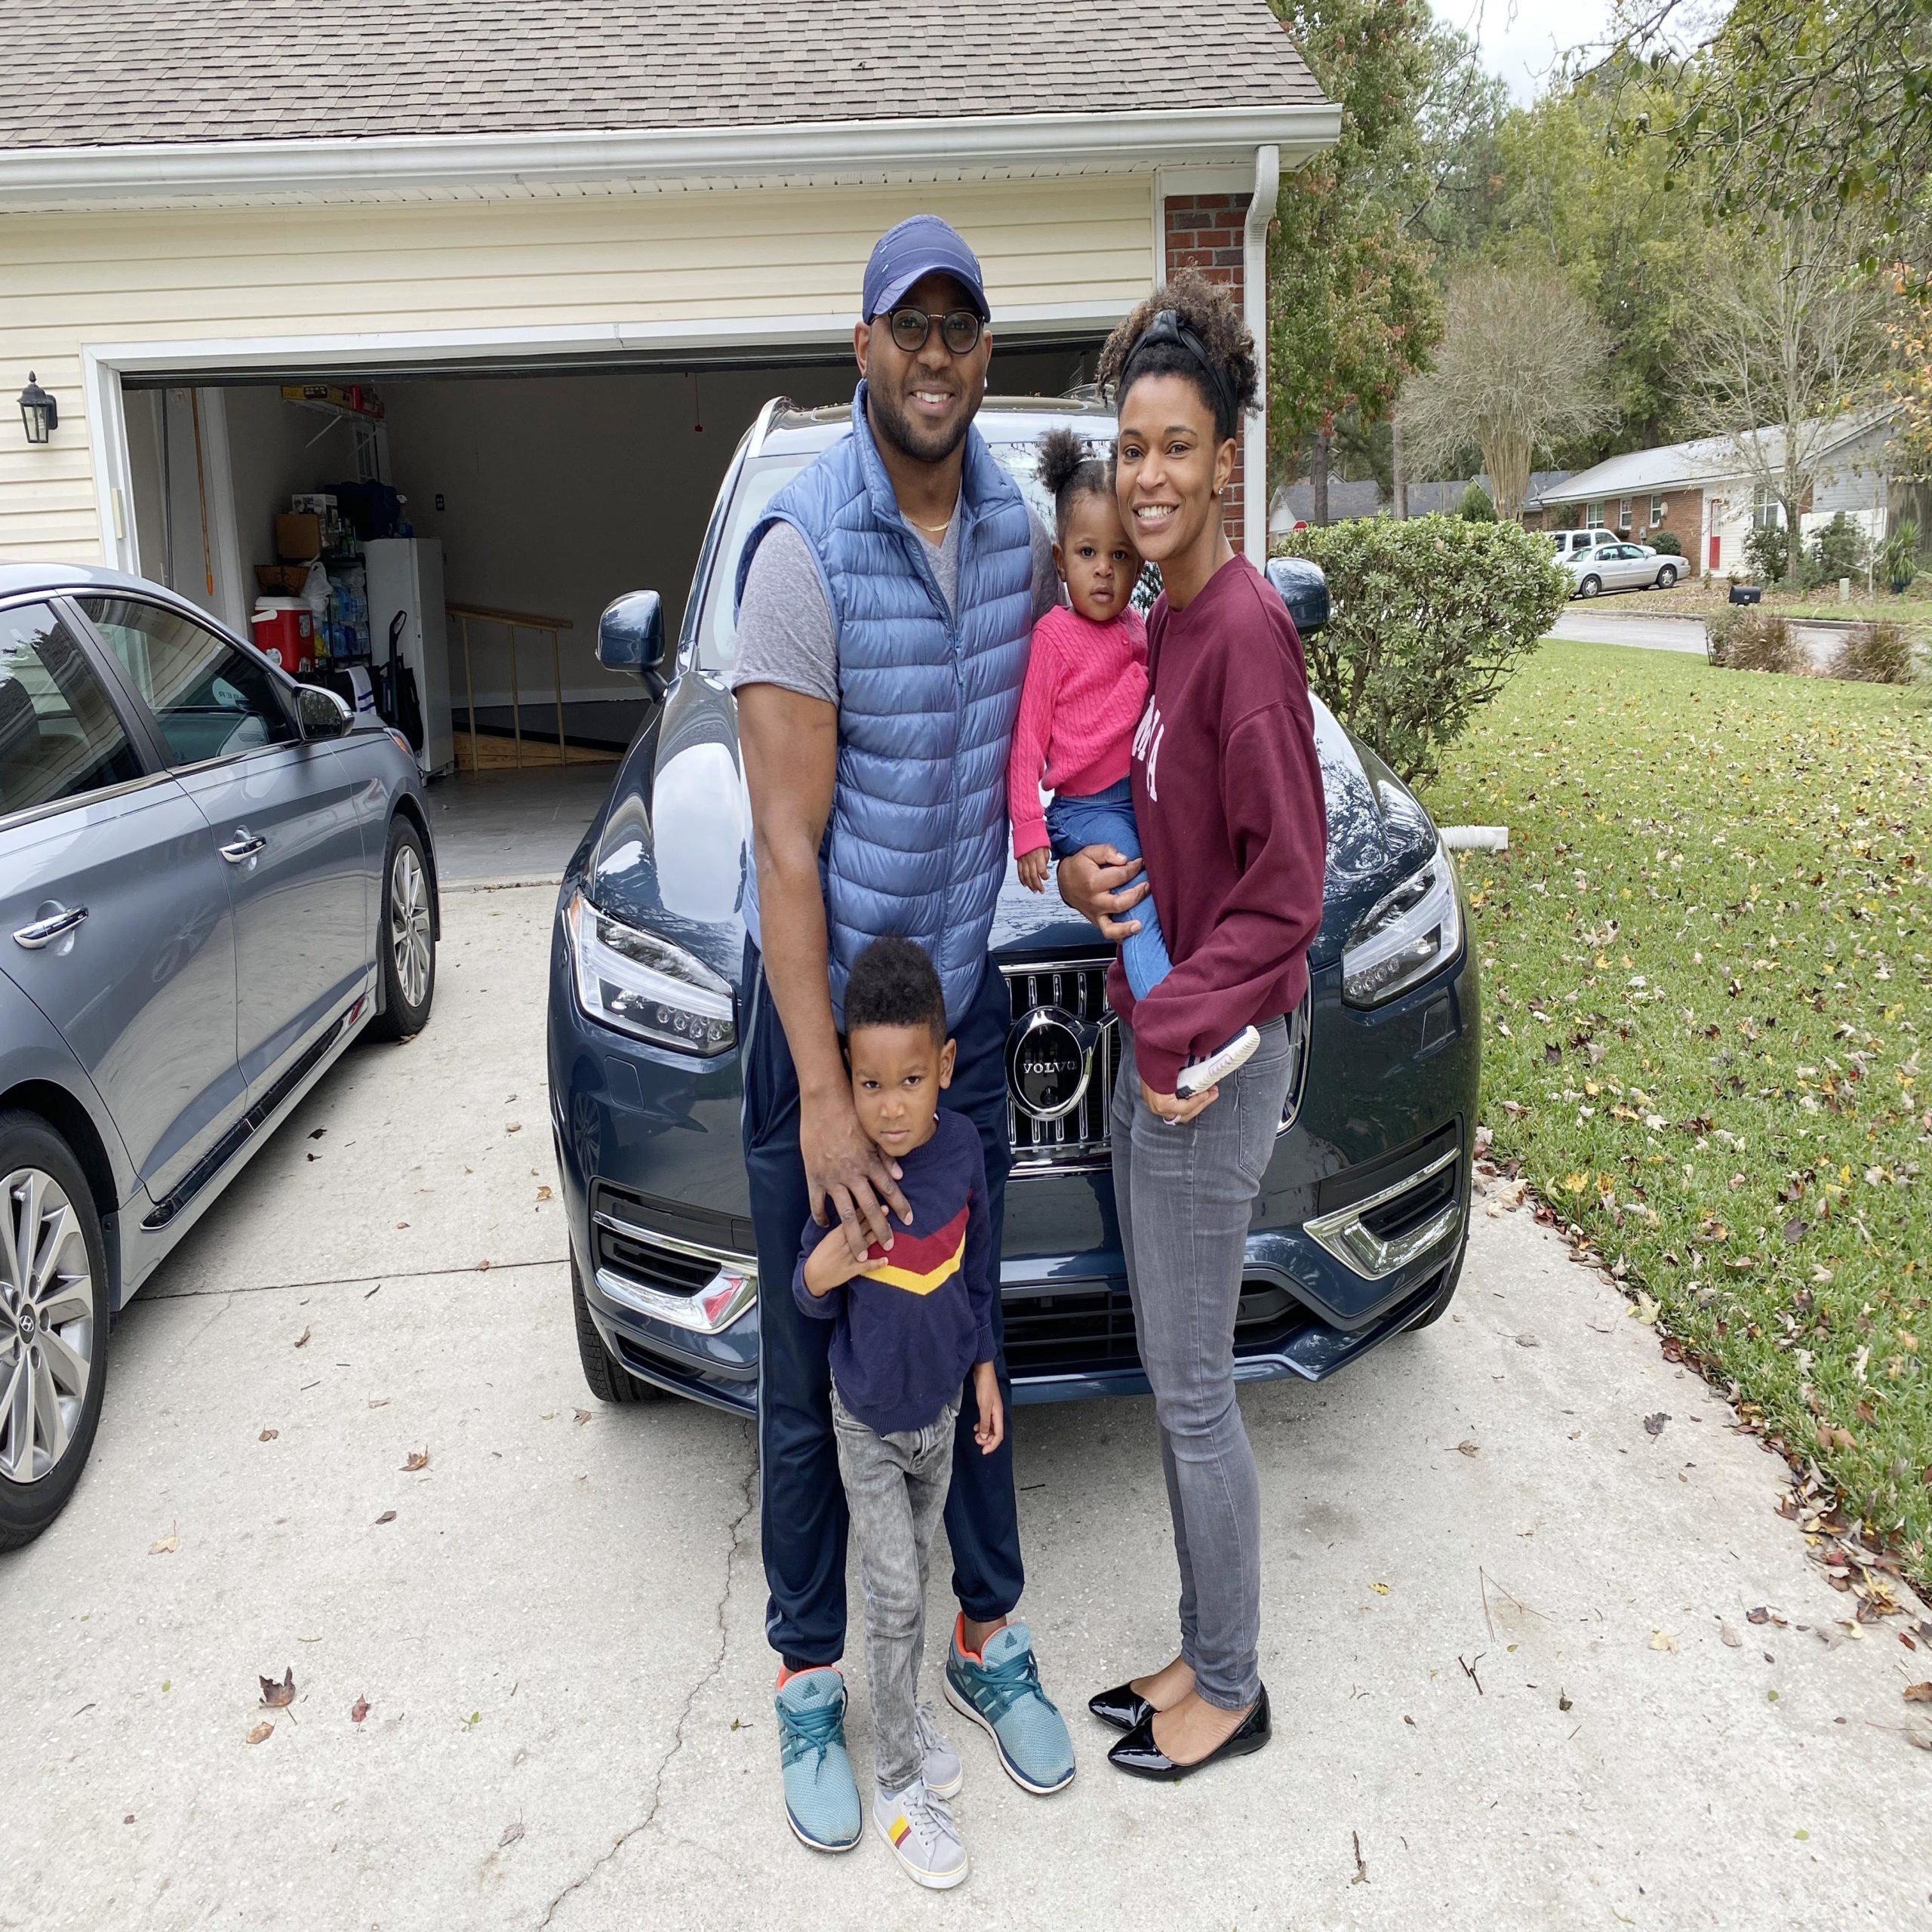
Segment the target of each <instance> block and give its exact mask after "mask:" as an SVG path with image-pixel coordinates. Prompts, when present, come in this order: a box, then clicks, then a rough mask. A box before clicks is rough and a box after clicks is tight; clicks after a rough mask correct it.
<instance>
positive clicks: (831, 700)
mask: <svg viewBox="0 0 1932 1932" xmlns="http://www.w3.org/2000/svg"><path fill="white" fill-rule="evenodd" d="M746 685H781V686H782V687H783V688H784V689H785V690H786V691H797V692H798V693H800V694H801V695H802V696H804V697H817V698H823V700H825V702H826V703H827V704H836V703H838V636H837V634H836V633H835V632H834V631H833V629H832V609H831V606H830V605H828V604H827V603H826V601H825V586H824V584H823V583H822V582H821V581H820V578H819V574H818V566H817V564H816V563H814V561H813V560H812V553H811V551H810V550H809V549H807V547H806V545H805V540H804V537H801V536H800V535H799V534H798V531H796V530H795V528H793V527H792V525H790V524H789V523H775V524H774V525H772V527H771V529H769V530H768V531H766V532H765V534H764V538H763V539H762V540H761V542H760V543H759V544H758V551H757V554H756V555H754V556H753V557H752V567H751V569H750V571H749V572H748V573H747V574H746V577H745V594H744V598H743V601H741V602H740V605H739V606H738V645H737V656H736V657H734V660H732V664H731V688H732V689H733V690H734V691H741V690H743V688H744V687H745V686H746Z"/></svg>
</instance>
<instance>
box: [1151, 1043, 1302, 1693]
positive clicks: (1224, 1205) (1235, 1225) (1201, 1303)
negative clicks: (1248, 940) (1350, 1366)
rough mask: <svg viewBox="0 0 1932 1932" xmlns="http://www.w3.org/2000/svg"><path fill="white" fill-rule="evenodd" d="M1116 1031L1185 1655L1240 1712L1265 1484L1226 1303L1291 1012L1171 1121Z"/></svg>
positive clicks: (1264, 1152)
mask: <svg viewBox="0 0 1932 1932" xmlns="http://www.w3.org/2000/svg"><path fill="white" fill-rule="evenodd" d="M1260 1031H1261V1044H1260V1046H1259V1047H1258V1048H1257V1049H1256V1050H1255V1054H1254V1058H1253V1059H1252V1060H1250V1061H1249V1062H1248V1063H1247V1065H1246V1066H1244V1067H1242V1068H1241V1069H1239V1070H1238V1072H1235V1073H1234V1074H1232V1075H1229V1078H1226V1079H1225V1080H1223V1081H1222V1082H1221V1083H1220V1087H1221V1091H1220V1098H1219V1099H1217V1100H1216V1101H1215V1102H1214V1104H1213V1106H1211V1107H1209V1108H1208V1109H1207V1111H1206V1112H1204V1113H1202V1114H1199V1115H1196V1116H1195V1118H1194V1119H1193V1120H1192V1121H1189V1122H1188V1123H1187V1124H1186V1125H1184V1126H1180V1127H1174V1126H1170V1125H1169V1124H1168V1122H1166V1121H1164V1120H1161V1118H1159V1117H1158V1115H1155V1114H1152V1113H1151V1112H1149V1111H1148V1109H1147V1107H1146V1104H1145V1103H1144V1102H1143V1100H1141V1097H1140V1075H1139V1074H1138V1072H1137V1071H1136V1069H1135V1066H1134V1042H1133V1040H1132V1038H1131V1036H1130V1035H1128V1029H1126V1028H1125V1027H1123V1028H1122V1029H1121V1035H1122V1039H1121V1066H1120V1078H1119V1080H1118V1084H1116V1085H1115V1088H1114V1103H1113V1166H1114V1201H1115V1206H1116V1207H1117V1208H1118V1212H1119V1215H1120V1232H1121V1244H1122V1246H1123V1247H1124V1250H1125V1251H1126V1257H1127V1285H1128V1292H1129V1293H1130V1294H1131V1295H1132V1297H1133V1299H1134V1332H1135V1334H1136V1335H1137V1337H1138V1338H1139V1340H1140V1360H1141V1363H1142V1364H1143V1367H1145V1368H1146V1371H1147V1380H1148V1382H1149V1384H1150V1385H1151V1386H1152V1389H1153V1391H1154V1414H1155V1420H1156V1421H1157V1422H1158V1424H1159V1426H1160V1434H1161V1468H1162V1469H1163V1470H1164V1472H1165V1473H1166V1475H1167V1479H1168V1511H1169V1513H1170V1514H1171V1515H1172V1516H1173V1518H1174V1554H1175V1555H1176V1556H1177V1557H1178V1558H1180V1654H1181V1656H1182V1657H1183V1658H1184V1659H1185V1660H1186V1662H1187V1663H1188V1664H1189V1666H1191V1667H1192V1669H1193V1672H1194V1683H1195V1689H1196V1690H1198V1691H1199V1692H1200V1694H1201V1699H1202V1700H1203V1702H1204V1703H1210V1704H1214V1705H1216V1706H1219V1707H1220V1709H1223V1710H1229V1711H1238V1710H1241V1709H1245V1708H1246V1706H1248V1705H1250V1704H1251V1703H1254V1700H1256V1699H1257V1697H1260V1694H1261V1678H1260V1671H1259V1667H1258V1663H1257V1651H1258V1647H1259V1645H1260V1635H1261V1491H1260V1482H1259V1481H1258V1479H1257V1477H1256V1475H1255V1469H1254V1451H1253V1449H1251V1447H1249V1446H1248V1440H1247V1430H1246V1429H1244V1428H1243V1427H1242V1426H1241V1409H1240V1407H1239V1405H1238V1404H1237V1403H1236V1402H1235V1309H1236V1307H1237V1306H1238V1303H1239V1302H1240V1300H1241V1272H1242V1265H1243V1263H1244V1260H1245V1257H1246V1253H1247V1223H1248V1217H1249V1214H1250V1211H1251V1209H1252V1208H1253V1207H1254V1197H1255V1196H1256V1195H1257V1194H1258V1193H1259V1192H1260V1190H1261V1177H1262V1175H1263V1174H1264V1173H1265V1172H1266V1169H1267V1165H1268V1159H1269V1155H1271V1154H1272V1152H1274V1149H1275V1131H1276V1129H1277V1128H1279V1127H1280V1125H1281V1107H1282V1105H1283V1103H1284V1101H1285V1100H1287V1094H1288V1080H1289V1077H1290V1075H1291V1072H1292V1071H1293V1056H1292V1054H1291V1052H1290V1051H1289V1047H1288V1030H1287V1021H1286V1020H1269V1023H1267V1025H1266V1026H1263V1028H1262V1029H1260Z"/></svg>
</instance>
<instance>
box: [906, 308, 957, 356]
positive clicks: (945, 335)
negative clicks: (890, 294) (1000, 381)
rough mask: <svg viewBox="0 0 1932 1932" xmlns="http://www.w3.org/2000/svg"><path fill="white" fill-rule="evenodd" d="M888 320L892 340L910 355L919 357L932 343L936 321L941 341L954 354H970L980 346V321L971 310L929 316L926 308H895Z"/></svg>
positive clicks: (955, 310)
mask: <svg viewBox="0 0 1932 1932" xmlns="http://www.w3.org/2000/svg"><path fill="white" fill-rule="evenodd" d="M886 321H887V324H888V326H889V327H890V328H891V331H892V340H893V341H894V343H896V344H897V346H899V347H900V349H903V350H904V351H905V352H906V354H907V355H918V352H919V351H920V350H921V349H924V347H925V346H926V344H927V343H928V342H930V341H931V340H932V333H933V325H934V323H935V322H937V323H938V325H939V337H940V341H942V342H943V343H945V344H946V347H947V348H948V349H949V350H950V351H951V352H952V354H954V355H971V354H972V352H973V351H974V349H977V347H978V346H979V345H980V318H979V317H978V316H977V315H974V312H972V310H971V309H954V310H953V311H952V312H951V314H949V315H928V314H927V312H925V310H924V309H894V310H893V312H891V315H888V317H887V318H886Z"/></svg>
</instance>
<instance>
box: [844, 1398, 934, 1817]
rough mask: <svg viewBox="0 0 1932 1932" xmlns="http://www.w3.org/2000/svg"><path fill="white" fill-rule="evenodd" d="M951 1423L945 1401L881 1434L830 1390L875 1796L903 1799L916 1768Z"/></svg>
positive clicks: (915, 1774) (915, 1775)
mask: <svg viewBox="0 0 1932 1932" xmlns="http://www.w3.org/2000/svg"><path fill="white" fill-rule="evenodd" d="M958 1417H959V1404H958V1403H957V1402H956V1401H955V1402H952V1403H950V1404H948V1405H947V1407H946V1409H945V1410H944V1411H942V1413H940V1414H939V1415H937V1416H935V1417H934V1418H933V1420H931V1422H929V1423H927V1425H926V1426H925V1427H924V1429H908V1430H905V1431H903V1432H895V1433H894V1434H893V1435H880V1434H879V1432H878V1430H876V1429H869V1428H868V1427H867V1426H866V1424H865V1423H862V1422H860V1421H859V1420H857V1417H854V1416H853V1415H852V1414H850V1413H849V1412H848V1410H847V1408H846V1407H845V1404H844V1403H843V1402H841V1401H840V1400H839V1399H838V1385H837V1384H836V1383H834V1384H833V1385H832V1428H833V1434H834V1435H835V1438H836V1440H837V1441H838V1474H839V1476H840V1478H841V1480H842V1481H843V1482H844V1485H845V1505H846V1507H847V1509H848V1510H850V1511H851V1517H852V1536H853V1539H854V1541H855V1542H857V1544H858V1546H859V1577H860V1583H862V1585H863V1588H864V1591H865V1598H866V1680H867V1681H868V1683H869V1684H870V1686H871V1687H872V1744H873V1763H874V1767H875V1773H876V1775H877V1777H878V1788H879V1789H880V1790H881V1791H885V1792H894V1791H903V1790H904V1789H905V1788H906V1786H908V1785H909V1784H910V1783H912V1780H914V1779H915V1777H918V1775H919V1771H920V1767H921V1763H922V1762H923V1758H922V1754H921V1752H920V1749H919V1737H918V1726H917V1724H915V1721H914V1718H913V1715H912V1712H913V1706H914V1704H915V1701H916V1700H917V1697H918V1688H919V1662H920V1658H921V1654H923V1652H924V1650H925V1647H926V1572H927V1568H928V1558H929V1557H930V1556H931V1553H932V1546H933V1532H934V1530H936V1529H937V1527H939V1520H940V1515H941V1514H942V1513H943V1512H944V1510H945V1508H946V1491H947V1489H948V1488H949V1487H950V1486H951V1484H952V1437H953V1426H954V1424H955V1423H956V1422H957V1421H958Z"/></svg>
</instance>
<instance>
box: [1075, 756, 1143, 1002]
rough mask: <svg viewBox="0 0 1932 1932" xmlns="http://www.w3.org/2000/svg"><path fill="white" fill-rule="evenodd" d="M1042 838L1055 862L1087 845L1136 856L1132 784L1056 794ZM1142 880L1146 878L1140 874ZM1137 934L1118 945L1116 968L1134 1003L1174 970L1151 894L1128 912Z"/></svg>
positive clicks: (1137, 841) (1126, 781)
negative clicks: (1118, 964) (1137, 925)
mask: <svg viewBox="0 0 1932 1932" xmlns="http://www.w3.org/2000/svg"><path fill="white" fill-rule="evenodd" d="M1047 839H1048V843H1049V844H1051V846H1052V848H1053V854H1054V857H1055V858H1056V859H1065V858H1069V857H1072V854H1074V853H1075V852H1078V851H1081V849H1082V848H1084V847H1086V846H1088V845H1111V846H1112V848H1114V850H1115V851H1117V852H1121V853H1124V854H1125V855H1126V856H1127V857H1128V858H1130V859H1137V858H1139V857H1140V832H1139V830H1138V829H1137V828H1136V826H1135V825H1134V781H1133V780H1131V779H1128V778H1123V779H1122V780H1121V781H1120V782H1119V783H1118V784H1117V785H1109V786H1108V787H1107V789H1106V790H1105V791H1104V792H1094V793H1092V794H1091V795H1090V796H1088V797H1086V798H1079V797H1075V796H1071V795H1068V794H1066V793H1065V792H1055V793H1054V795H1053V797H1052V798H1051V799H1049V800H1048V803H1047ZM1142 877H1143V878H1145V877H1146V875H1145V874H1144V873H1143V875H1142ZM1128 918H1131V919H1138V920H1139V921H1140V931H1138V932H1137V933H1135V934H1133V935H1132V936H1131V937H1129V938H1127V939H1124V940H1121V948H1120V959H1121V964H1122V965H1123V966H1124V967H1125V968H1127V983H1128V985H1129V986H1131V987H1132V988H1133V989H1134V998H1136V999H1145V998H1146V997H1147V995H1149V993H1150V992H1152V991H1153V989H1155V987H1156V986H1158V985H1159V984H1160V983H1161V981H1162V980H1164V979H1165V978H1166V977H1168V974H1169V973H1170V972H1171V971H1173V969H1174V962H1173V961H1172V960H1171V959H1170V958H1168V943H1167V941H1166V940H1164V939H1163V938H1162V937H1161V920H1160V915H1159V914H1158V913H1157V912H1155V910H1154V895H1153V893H1152V891H1149V893H1148V894H1147V896H1146V898H1144V899H1143V900H1141V902H1140V904H1139V905H1138V906H1135V907H1134V909H1133V910H1132V911H1131V912H1129V913H1128Z"/></svg>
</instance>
